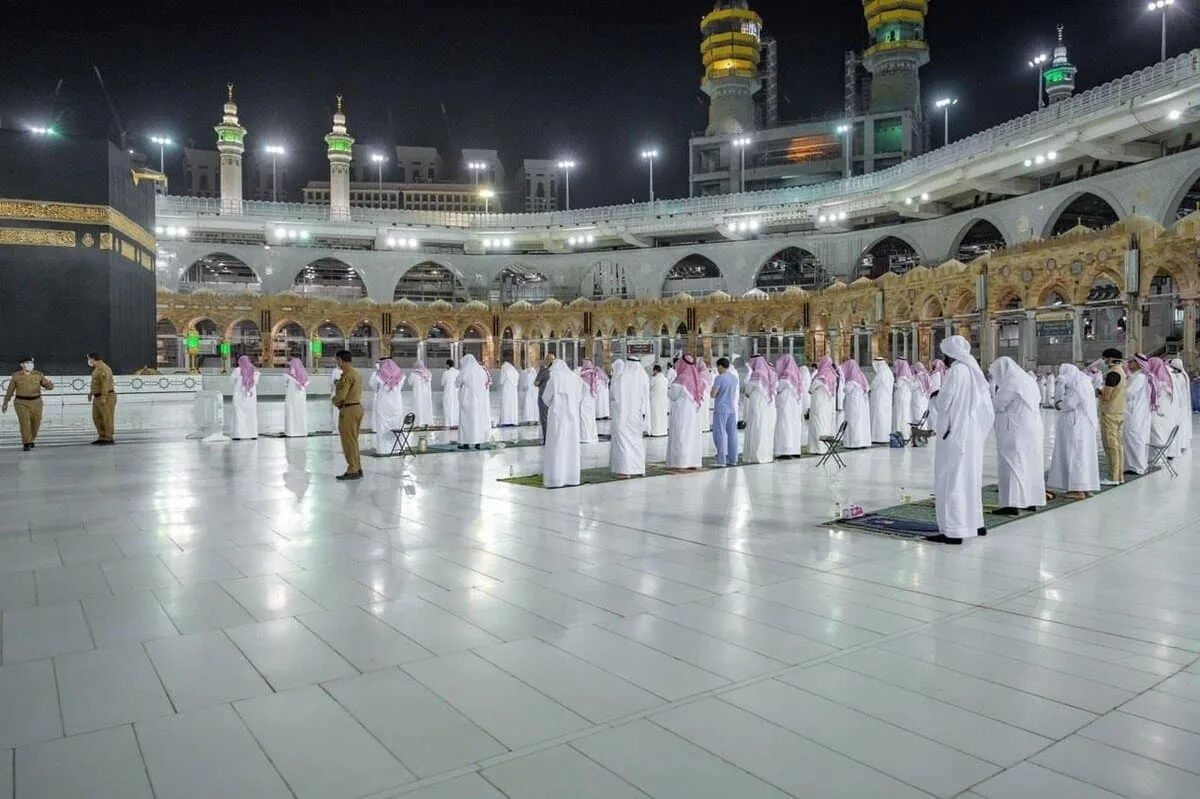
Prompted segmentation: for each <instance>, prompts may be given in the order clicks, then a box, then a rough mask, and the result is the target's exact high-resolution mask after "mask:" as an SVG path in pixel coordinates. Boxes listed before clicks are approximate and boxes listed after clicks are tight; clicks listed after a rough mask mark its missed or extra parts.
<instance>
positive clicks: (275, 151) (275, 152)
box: [263, 144, 287, 203]
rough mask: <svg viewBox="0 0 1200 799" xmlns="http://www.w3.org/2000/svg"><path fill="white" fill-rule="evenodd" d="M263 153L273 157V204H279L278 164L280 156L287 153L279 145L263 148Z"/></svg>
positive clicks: (269, 145)
mask: <svg viewBox="0 0 1200 799" xmlns="http://www.w3.org/2000/svg"><path fill="white" fill-rule="evenodd" d="M263 151H264V152H266V154H267V155H269V156H271V202H273V203H274V202H279V184H278V178H279V170H278V168H277V167H278V163H277V162H278V159H279V156H281V155H285V154H286V153H287V151H286V150H284V149H283V148H282V147H280V146H279V145H278V144H268V145H267V146H266V147H264V148H263Z"/></svg>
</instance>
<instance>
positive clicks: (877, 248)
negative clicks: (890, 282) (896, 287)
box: [854, 233, 921, 278]
mask: <svg viewBox="0 0 1200 799" xmlns="http://www.w3.org/2000/svg"><path fill="white" fill-rule="evenodd" d="M920 263H921V254H920V251H919V250H918V249H917V247H916V245H915V244H913V243H912V242H911V241H909V240H908V239H907V238H906V237H905V236H904V235H903V234H897V233H890V234H884V235H881V236H880V237H879V238H877V239H875V242H874V243H873V244H871V245H870V246H869V247H866V248H864V249H863V251H862V255H861V257H860V258H859V262H858V264H857V266H856V267H855V272H854V277H855V278H860V277H869V278H877V277H880V276H882V275H885V274H887V273H889V272H891V273H892V274H897V275H902V274H904V273H906V272H908V271H910V270H911V269H913V268H914V267H916V266H919V265H920Z"/></svg>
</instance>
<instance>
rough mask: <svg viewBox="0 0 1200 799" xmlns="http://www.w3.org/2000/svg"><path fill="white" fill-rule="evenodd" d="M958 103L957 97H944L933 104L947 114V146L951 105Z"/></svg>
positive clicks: (945, 133) (943, 139)
mask: <svg viewBox="0 0 1200 799" xmlns="http://www.w3.org/2000/svg"><path fill="white" fill-rule="evenodd" d="M1038 99H1039V100H1040V99H1041V89H1039V90H1038ZM952 105H958V98H957V97H943V98H942V99H940V100H938V101H937V102H935V103H934V104H933V107H934V108H940V109H942V113H943V114H944V115H945V123H946V125H945V132H944V133H943V134H942V146H943V147H945V146H946V145H947V144H949V143H950V106H952Z"/></svg>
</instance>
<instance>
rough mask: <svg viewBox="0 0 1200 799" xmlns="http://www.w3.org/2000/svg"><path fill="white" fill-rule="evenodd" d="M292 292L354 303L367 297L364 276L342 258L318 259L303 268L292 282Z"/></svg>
mask: <svg viewBox="0 0 1200 799" xmlns="http://www.w3.org/2000/svg"><path fill="white" fill-rule="evenodd" d="M292 291H293V292H295V293H296V294H304V295H306V296H313V297H324V298H326V299H332V300H338V301H340V302H354V301H356V300H361V299H362V298H363V297H366V296H367V284H366V283H364V282H363V279H362V275H360V274H359V273H358V270H357V269H355V268H354V267H353V266H351V265H350V264H348V263H346V262H345V261H343V260H341V259H340V258H328V257H326V258H318V259H317V260H315V261H310V262H309V263H307V264H305V265H304V266H303V267H301V269H300V271H298V272H297V273H296V276H295V278H294V279H293V280H292Z"/></svg>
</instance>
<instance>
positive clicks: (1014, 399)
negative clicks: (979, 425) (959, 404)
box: [988, 356, 1046, 516]
mask: <svg viewBox="0 0 1200 799" xmlns="http://www.w3.org/2000/svg"><path fill="white" fill-rule="evenodd" d="M988 373H989V374H991V376H992V389H993V392H994V393H993V395H992V402H993V404H994V406H995V409H996V466H997V471H998V472H999V478H1000V479H999V484H1000V485H999V489H1000V510H998V511H997V513H1002V514H1006V515H1011V516H1016V515H1017V514H1018V513H1020V512H1021V510H1022V509H1024V510H1035V509H1037V508H1040V507H1042V506H1043V505H1045V504H1046V473H1045V470H1044V468H1043V443H1042V442H1043V439H1044V437H1045V429H1044V427H1043V425H1042V411H1041V408H1040V405H1041V400H1042V394H1041V389H1040V388H1039V387H1038V384H1037V380H1036V379H1034V378H1033V377H1032V376H1030V375H1029V373H1028V372H1026V371H1025V370H1023V369H1022V368H1021V367H1020V366H1018V365H1017V362H1016V361H1014V360H1013V359H1012V358H1009V357H1005V356H1002V357H1000V358H997V359H996V360H995V361H993V362H992V365H991V366H990V367H988Z"/></svg>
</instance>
